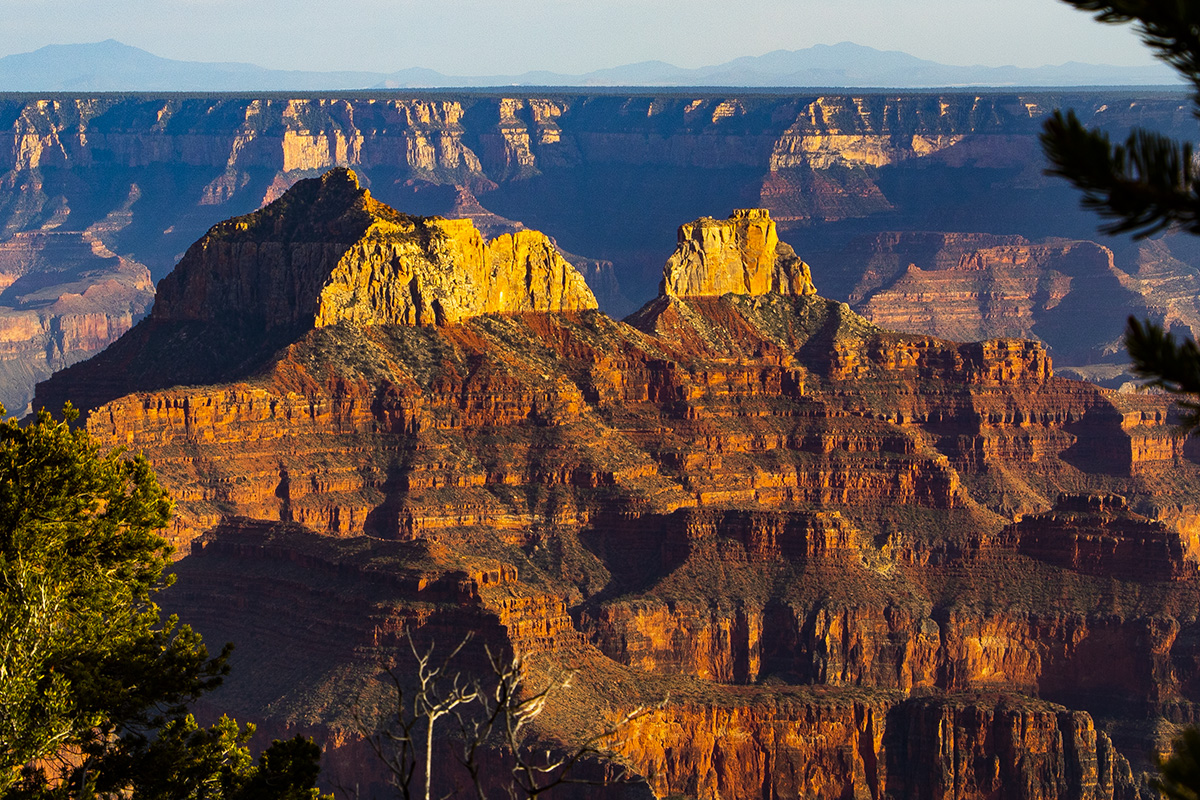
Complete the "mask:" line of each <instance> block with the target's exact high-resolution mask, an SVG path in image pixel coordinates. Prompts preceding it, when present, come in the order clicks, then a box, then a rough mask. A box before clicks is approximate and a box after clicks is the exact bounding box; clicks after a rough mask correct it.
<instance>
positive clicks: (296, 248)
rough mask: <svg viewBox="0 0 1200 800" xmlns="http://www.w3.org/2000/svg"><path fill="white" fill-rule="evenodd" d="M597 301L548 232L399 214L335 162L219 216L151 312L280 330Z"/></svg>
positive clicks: (171, 318)
mask: <svg viewBox="0 0 1200 800" xmlns="http://www.w3.org/2000/svg"><path fill="white" fill-rule="evenodd" d="M588 308H596V299H595V297H593V295H592V292H591V290H590V289H588V287H587V284H586V283H585V282H584V280H583V277H582V276H581V275H579V273H578V272H576V271H575V269H574V267H572V266H571V265H570V264H569V263H568V262H567V261H566V259H564V258H563V257H562V256H561V255H560V254H559V252H558V251H557V249H556V248H555V247H554V245H553V243H552V242H551V241H550V240H549V239H547V238H546V237H545V236H544V235H542V234H540V233H537V232H536V231H527V230H520V231H516V232H515V233H506V234H502V235H500V236H498V237H497V238H495V239H492V240H491V241H486V242H485V241H484V239H483V236H482V235H481V234H480V233H479V231H478V230H476V228H475V226H474V225H473V224H472V223H471V221H470V220H469V219H462V220H446V219H440V218H432V219H427V218H422V217H409V216H406V215H403V214H399V213H397V212H396V211H394V210H392V209H391V208H389V207H388V206H386V205H384V204H383V203H380V202H379V201H377V200H375V199H374V198H372V197H371V195H370V192H368V191H367V190H366V189H363V188H362V187H361V186H360V185H359V183H358V180H357V176H355V174H354V173H353V172H352V171H350V170H347V169H335V170H331V171H329V172H327V173H326V174H325V175H323V176H321V177H320V178H315V179H311V180H307V181H301V182H300V183H298V184H296V185H295V186H293V187H292V188H291V189H290V190H288V192H287V193H286V194H284V195H283V196H282V197H280V198H279V199H278V200H276V201H274V202H273V203H271V204H270V205H268V206H266V207H265V208H264V209H263V210H261V211H258V212H255V213H254V214H251V215H249V216H246V217H238V218H235V219H232V220H229V221H228V222H224V223H221V224H220V225H217V226H215V227H214V228H213V229H212V230H211V231H209V232H208V234H207V235H205V236H204V237H203V238H202V239H201V240H200V241H199V242H197V243H196V244H195V245H193V246H192V248H190V249H189V250H188V253H187V255H185V256H184V258H183V260H182V261H180V263H179V266H178V267H177V268H176V269H175V271H174V272H172V273H171V275H170V276H168V277H167V278H166V279H164V280H163V282H162V285H161V287H160V289H159V296H158V301H157V302H156V304H155V306H154V311H153V313H152V315H151V318H152V320H153V321H154V322H160V323H170V322H181V321H201V322H214V321H217V320H219V319H223V318H230V319H236V320H241V321H242V322H243V323H244V321H245V320H247V318H255V317H257V318H258V321H259V322H260V323H261V325H262V327H263V328H264V329H265V330H267V331H271V330H272V329H275V328H296V327H297V326H299V327H300V328H304V327H313V326H315V327H322V326H325V325H336V324H338V323H339V322H349V323H355V324H362V325H378V324H389V323H396V324H401V325H432V324H439V325H446V324H454V323H459V322H462V321H463V320H465V319H468V318H470V317H474V316H479V315H481V314H495V313H515V312H522V311H577V310H580V309H588Z"/></svg>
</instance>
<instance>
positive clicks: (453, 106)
mask: <svg viewBox="0 0 1200 800" xmlns="http://www.w3.org/2000/svg"><path fill="white" fill-rule="evenodd" d="M1059 105H1070V106H1073V107H1075V108H1077V109H1079V110H1081V111H1084V112H1085V116H1086V117H1087V118H1088V119H1089V121H1091V122H1093V123H1094V124H1099V125H1103V126H1105V127H1107V128H1109V129H1110V130H1113V131H1116V132H1120V131H1123V130H1124V129H1126V128H1128V127H1129V126H1130V125H1132V124H1143V125H1150V126H1152V127H1156V128H1159V129H1162V130H1165V131H1167V132H1169V133H1174V132H1178V131H1182V130H1185V129H1186V128H1187V127H1188V126H1191V125H1194V119H1193V118H1192V117H1191V114H1190V111H1189V108H1188V106H1187V103H1186V98H1184V97H1183V96H1182V95H1177V94H1172V93H1169V92H1163V93H1160V94H1146V93H1144V92H1143V93H1141V94H1138V93H1136V92H1134V91H1116V90H1111V91H1106V92H1099V91H1092V92H1076V93H1063V92H1059V93H1052V92H1041V93H1032V94H1016V93H1007V94H1006V93H988V94H981V95H977V94H941V93H910V94H899V95H896V94H892V95H888V94H864V95H860V96H854V95H843V96H826V97H818V96H813V97H796V96H776V95H745V96H738V95H732V94H722V95H716V94H701V95H697V96H694V97H693V96H687V97H684V96H679V95H673V94H668V95H662V96H659V95H654V94H636V95H618V94H596V95H571V94H548V95H545V96H516V97H511V96H500V95H496V94H494V93H488V92H479V93H461V92H460V93H457V94H455V93H423V94H419V95H413V96H395V95H386V94H383V93H381V94H380V95H379V96H361V97H359V96H345V97H341V96H338V97H300V98H295V97H281V96H268V97H261V98H240V97H232V96H231V97H217V98H214V97H182V96H165V97H153V96H137V95H130V96H91V97H46V98H34V97H30V96H7V97H3V98H0V132H3V133H2V135H3V136H4V137H5V138H8V137H10V136H11V142H12V145H11V150H10V149H9V148H8V147H7V146H6V145H3V144H0V170H2V171H3V182H0V274H2V275H3V277H2V278H0V285H2V286H3V289H2V291H0V305H3V306H4V308H3V309H0V343H2V345H3V348H2V349H0V354H2V355H0V390H2V392H3V393H2V394H0V400H2V401H3V402H4V404H5V405H6V406H9V407H10V410H11V411H20V410H22V409H23V408H24V407H25V406H26V405H29V404H30V403H32V406H33V407H35V408H38V407H44V408H47V409H50V410H53V411H57V410H58V409H60V408H61V407H62V404H63V402H64V401H67V400H70V401H71V402H73V403H75V404H76V405H77V406H79V407H80V408H82V409H83V410H84V413H85V418H86V425H87V428H88V430H89V431H90V433H91V434H92V435H93V436H94V437H96V438H97V440H98V441H100V442H101V443H102V444H103V445H104V446H106V447H124V448H127V449H128V450H129V451H130V452H144V453H145V454H146V455H147V457H148V458H149V459H150V461H151V463H152V464H153V466H154V469H155V470H156V472H157V473H158V475H159V476H160V480H161V481H162V482H163V484H164V486H165V487H167V488H168V489H169V490H170V492H171V493H172V494H173V495H174V496H175V498H176V500H177V507H176V515H175V518H174V520H173V522H172V527H171V529H170V530H169V531H168V533H169V536H170V538H171V540H172V542H173V543H174V544H175V545H176V546H177V548H178V555H179V557H180V560H179V561H178V562H177V563H176V565H175V570H176V573H177V575H178V581H177V583H176V584H175V585H174V586H173V587H171V588H170V589H169V590H168V591H167V592H166V593H164V595H163V605H164V607H165V608H166V609H167V610H169V611H171V612H174V613H178V614H180V616H181V617H182V618H184V619H186V620H188V621H189V622H191V623H192V624H194V625H195V626H196V627H197V629H198V630H200V631H201V632H202V633H203V634H204V636H205V639H206V641H209V642H211V643H214V644H219V643H222V642H225V641H233V642H235V644H236V645H237V650H236V651H235V656H234V671H233V673H232V675H231V676H230V677H229V678H228V679H227V681H226V684H225V685H224V686H223V687H222V689H221V690H220V691H219V692H218V693H217V694H216V695H214V697H213V702H214V703H215V704H217V705H219V706H220V707H221V708H222V709H224V710H228V711H230V712H231V713H233V714H235V715H236V716H237V717H238V718H239V719H243V720H249V721H254V722H256V723H259V724H260V725H261V726H262V728H261V729H262V731H263V732H264V734H265V735H281V734H283V733H291V732H296V731H298V732H303V733H306V734H312V735H314V736H316V737H317V738H318V740H319V741H320V742H321V743H322V745H323V746H324V747H325V760H324V770H325V771H324V778H323V780H324V781H325V782H326V784H327V785H328V786H330V787H333V786H342V787H346V786H353V785H356V784H358V785H359V786H360V787H361V789H362V791H363V792H364V796H385V795H386V794H387V792H388V789H387V787H386V786H384V781H385V776H384V775H383V773H382V772H381V770H380V768H379V766H378V764H376V763H373V757H372V755H371V754H370V752H369V750H368V748H367V747H366V746H365V744H364V742H363V740H362V738H361V736H360V735H359V733H358V732H357V730H356V720H355V717H354V715H355V713H356V710H357V708H358V706H359V704H361V703H362V702H364V701H363V699H362V697H363V695H362V692H363V687H364V686H367V685H370V684H371V683H372V679H373V677H374V676H376V675H377V673H378V671H379V668H380V664H381V663H385V662H386V661H387V659H388V658H393V657H395V656H396V654H397V653H399V654H401V655H403V653H404V652H405V650H406V648H407V644H406V642H405V637H406V636H407V634H408V633H410V632H411V633H413V634H414V635H416V636H418V637H423V638H422V641H435V642H437V643H438V644H439V645H444V646H445V647H447V648H448V647H451V646H452V645H453V643H454V642H456V641H458V640H459V639H460V638H461V636H462V634H463V633H464V632H466V631H468V630H470V631H475V632H476V635H477V641H476V642H475V645H474V647H473V648H471V649H469V650H468V652H467V653H466V654H465V655H464V662H463V663H464V668H473V667H478V666H479V663H480V662H479V659H480V658H481V648H482V647H483V646H484V645H485V644H486V645H487V646H489V647H492V648H496V649H497V650H512V651H514V652H516V653H519V654H522V655H523V656H524V657H526V658H527V659H528V663H529V664H530V665H531V668H532V669H534V670H535V671H536V672H537V674H539V675H554V674H562V673H563V671H572V670H574V671H576V673H575V674H576V679H575V684H574V686H573V687H572V688H571V690H570V691H566V692H563V693H561V694H560V695H558V696H557V697H556V700H555V703H554V704H553V706H552V707H550V708H548V710H547V712H546V714H545V715H544V716H543V717H542V718H540V719H539V728H538V735H539V737H541V738H540V740H541V741H545V742H547V743H555V742H558V743H569V742H571V741H572V739H573V738H577V737H578V736H579V735H580V734H581V731H583V730H585V729H586V728H587V726H588V725H592V724H595V722H596V721H597V720H598V719H609V718H616V717H619V716H620V715H621V714H622V713H624V712H625V711H628V710H629V709H632V708H635V707H637V706H639V705H646V704H649V705H654V704H659V703H660V704H661V705H657V706H655V707H654V708H653V710H652V711H650V712H649V713H647V714H645V715H643V716H641V717H639V718H638V719H637V720H635V721H634V722H633V723H632V724H631V725H630V726H629V727H628V729H627V730H625V731H624V732H623V735H622V736H621V737H620V738H619V740H618V741H617V742H616V749H617V750H618V751H619V753H618V754H619V756H620V757H621V758H623V759H625V760H626V762H627V763H628V764H630V765H631V767H632V768H633V770H634V771H635V773H636V774H637V775H638V776H640V779H641V781H642V782H641V783H637V784H635V785H633V786H629V785H626V786H614V787H608V788H607V790H606V789H603V788H595V789H594V790H591V791H593V793H594V794H596V795H599V794H606V795H608V796H616V795H620V796H632V795H635V794H636V795H638V796H643V797H644V796H645V792H651V793H653V795H655V796H657V797H664V798H665V797H681V796H682V797H696V798H705V799H706V800H709V799H711V800H717V799H718V798H720V799H721V800H731V799H732V798H750V797H754V798H770V799H774V798H780V799H782V798H791V797H806V798H807V797H811V798H845V797H853V798H872V800H882V798H897V799H899V798H934V797H936V798H963V800H973V799H974V798H979V799H980V800H982V799H983V798H1022V799H1024V798H1029V799H1030V800H1033V799H1034V798H1036V799H1038V800H1041V799H1042V798H1046V799H1049V798H1073V799H1074V798H1078V799H1079V800H1084V799H1085V798H1086V799H1087V800H1093V799H1094V800H1099V799H1100V798H1105V800H1107V799H1108V798H1135V797H1149V796H1152V795H1151V790H1150V788H1149V785H1148V783H1147V780H1148V777H1149V775H1150V774H1151V772H1152V770H1153V757H1154V755H1155V754H1156V753H1161V752H1164V750H1165V748H1166V747H1167V746H1168V743H1169V741H1170V738H1171V736H1172V735H1174V734H1175V733H1176V732H1177V731H1178V729H1179V726H1181V725H1187V724H1196V723H1197V722H1200V711H1198V708H1200V706H1198V705H1197V704H1198V703H1200V567H1198V564H1200V502H1198V500H1197V498H1200V457H1198V456H1200V450H1198V449H1197V445H1196V444H1195V443H1194V442H1191V441H1188V440H1186V439H1184V438H1182V437H1181V436H1180V435H1179V433H1178V431H1177V429H1176V428H1175V427H1174V425H1175V423H1176V422H1177V420H1178V412H1177V410H1176V409H1175V408H1173V407H1172V405H1171V403H1170V400H1169V398H1167V397H1166V396H1163V395H1157V394H1150V393H1138V392H1131V391H1127V390H1126V391H1118V390H1117V388H1116V387H1119V386H1120V385H1121V384H1123V383H1124V382H1125V381H1126V380H1127V376H1126V375H1124V373H1123V370H1124V360H1125V356H1124V353H1123V352H1122V350H1121V346H1120V334H1121V330H1122V328H1123V325H1124V319H1125V316H1126V315H1128V314H1131V313H1133V314H1138V315H1149V316H1151V317H1152V318H1154V319H1156V320H1158V321H1161V322H1164V323H1166V324H1167V325H1169V326H1171V327H1173V328H1174V329H1176V330H1178V331H1180V332H1182V333H1186V334H1189V335H1194V333H1196V332H1200V308H1197V297H1198V296H1200V291H1198V290H1200V285H1198V284H1197V282H1198V281H1200V269H1198V268H1197V267H1196V266H1193V264H1200V248H1197V246H1196V245H1195V244H1194V243H1192V242H1190V241H1189V239H1188V238H1187V237H1184V236H1165V237H1158V238H1154V239H1150V240H1146V241H1136V242H1135V241H1133V240H1127V239H1103V238H1101V237H1100V236H1099V235H1098V234H1097V233H1096V221H1095V220H1094V219H1093V218H1092V217H1091V216H1090V215H1088V214H1086V213H1084V212H1082V211H1079V210H1078V203H1077V198H1076V197H1075V195H1074V194H1073V193H1072V191H1071V190H1070V189H1069V188H1068V187H1066V186H1064V185H1062V184H1061V183H1060V182H1057V181H1055V180H1053V179H1051V178H1048V177H1046V176H1045V175H1043V174H1042V169H1043V166H1042V161H1041V156H1040V151H1039V148H1038V143H1037V133H1038V131H1039V126H1040V123H1041V120H1042V118H1043V117H1044V116H1045V114H1046V113H1048V112H1049V111H1050V110H1051V109H1053V108H1055V107H1057V106H1059ZM351 168H352V169H351ZM264 204H265V206H264ZM260 207H262V208H261V209H260ZM433 215H437V216H433ZM155 280H157V281H158V285H157V291H155V288H154V285H153V281H155ZM89 356H91V357H90V358H88V357H89ZM84 359H87V360H84ZM60 368H62V369H61V371H58V372H56V373H55V374H54V375H53V377H49V380H46V381H45V382H42V383H40V384H39V385H37V388H36V390H35V389H34V388H33V387H34V383H35V382H36V381H37V380H40V379H43V378H46V377H48V376H50V373H51V371H52V370H58V369H60ZM1085 377H1086V378H1090V379H1092V380H1090V381H1087V380H1080V379H1079V378H1085ZM1125 388H1126V389H1128V387H1125ZM639 792H641V794H639Z"/></svg>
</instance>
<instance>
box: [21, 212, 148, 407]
mask: <svg viewBox="0 0 1200 800" xmlns="http://www.w3.org/2000/svg"><path fill="white" fill-rule="evenodd" d="M153 302H154V284H153V283H152V282H151V281H150V273H149V271H148V270H147V269H146V267H145V266H143V265H142V264H139V263H137V262H136V261H133V260H132V259H128V258H121V257H118V256H117V255H116V254H114V253H112V252H109V250H108V249H107V248H106V247H105V246H104V245H103V244H102V243H101V242H100V240H99V239H97V238H96V237H95V236H94V235H92V234H88V233H85V234H78V233H60V232H57V231H53V230H48V231H38V232H35V233H19V234H16V235H14V236H13V237H12V238H10V239H8V240H7V241H0V404H2V405H3V406H4V407H5V408H6V409H7V410H8V412H9V413H10V414H18V415H20V414H23V413H24V412H25V411H26V410H27V408H28V406H29V402H30V400H31V399H32V398H33V386H34V384H36V383H37V382H38V381H39V380H45V379H46V378H48V377H50V375H51V373H53V372H54V371H55V370H57V369H62V368H63V367H65V366H67V365H69V364H74V363H75V362H77V361H82V360H84V359H86V358H89V357H91V356H92V355H95V354H96V353H98V352H100V351H101V350H103V349H104V348H105V347H106V346H108V345H109V344H111V343H112V342H114V341H116V339H117V338H118V337H119V336H121V334H123V333H125V332H126V331H127V330H129V329H130V328H131V327H133V325H134V323H136V322H137V321H138V320H139V319H141V318H142V316H143V315H144V314H145V313H146V312H147V311H148V310H149V308H150V305H151V303H153Z"/></svg>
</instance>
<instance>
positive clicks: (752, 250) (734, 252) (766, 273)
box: [660, 208, 817, 297]
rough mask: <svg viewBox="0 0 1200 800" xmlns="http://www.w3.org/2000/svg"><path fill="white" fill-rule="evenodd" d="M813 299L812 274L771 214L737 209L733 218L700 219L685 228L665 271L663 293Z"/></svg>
mask: <svg viewBox="0 0 1200 800" xmlns="http://www.w3.org/2000/svg"><path fill="white" fill-rule="evenodd" d="M769 293H775V294H785V295H799V296H802V295H814V294H816V293H817V290H816V287H815V286H813V282H812V271H811V270H810V269H809V266H808V264H806V263H804V262H803V261H801V260H800V258H799V257H798V256H797V255H796V251H795V250H793V249H792V246H791V245H789V244H787V243H786V242H781V241H779V236H778V234H777V233H776V232H775V223H774V222H772V221H771V215H770V212H768V211H767V210H766V209H764V208H742V209H736V210H734V212H733V213H732V214H730V215H729V219H726V220H715V219H712V218H711V217H702V218H701V219H698V220H696V221H695V222H689V223H688V224H686V225H681V226H680V228H679V244H678V246H677V247H676V248H675V252H674V254H672V255H671V257H670V258H669V259H668V260H667V265H666V267H665V268H664V269H663V279H662V284H661V285H660V294H661V295H663V296H666V297H707V296H719V295H723V294H748V295H761V294H769Z"/></svg>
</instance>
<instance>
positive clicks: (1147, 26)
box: [1041, 0, 1200, 433]
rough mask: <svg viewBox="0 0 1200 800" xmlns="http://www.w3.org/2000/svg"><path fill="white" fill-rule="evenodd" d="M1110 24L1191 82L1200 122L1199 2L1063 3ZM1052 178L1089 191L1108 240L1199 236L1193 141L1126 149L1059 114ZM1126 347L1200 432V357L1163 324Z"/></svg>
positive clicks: (1134, 326) (1046, 137)
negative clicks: (1125, 27) (1128, 30)
mask: <svg viewBox="0 0 1200 800" xmlns="http://www.w3.org/2000/svg"><path fill="white" fill-rule="evenodd" d="M1063 1H1064V2H1066V3H1069V4H1070V5H1073V6H1075V7H1076V8H1078V9H1080V10H1081V11H1089V12H1091V13H1093V14H1094V15H1095V17H1096V19H1097V20H1099V21H1100V22H1105V23H1114V24H1127V23H1132V24H1133V26H1134V29H1135V30H1136V31H1137V34H1138V36H1139V37H1141V39H1142V41H1144V42H1145V43H1146V44H1147V45H1148V46H1149V47H1150V48H1151V49H1152V50H1153V51H1154V53H1155V55H1156V56H1158V57H1159V58H1161V59H1162V60H1163V61H1166V62H1167V63H1168V64H1170V65H1171V66H1172V67H1174V68H1175V70H1176V71H1177V72H1178V73H1179V74H1180V75H1181V76H1182V77H1183V78H1184V79H1185V80H1187V81H1188V83H1190V84H1191V86H1192V90H1193V94H1192V103H1193V105H1194V106H1195V112H1196V114H1197V115H1198V116H1200V3H1195V2H1190V1H1189V0H1108V2H1102V0H1063ZM1041 140H1042V147H1043V149H1044V150H1045V152H1046V156H1047V157H1048V158H1049V160H1050V168H1049V169H1048V170H1047V172H1048V173H1049V174H1052V175H1060V176H1062V177H1065V178H1067V179H1068V180H1069V181H1071V182H1072V183H1073V184H1075V186H1076V187H1077V188H1079V189H1080V190H1081V191H1082V192H1083V204H1084V205H1085V206H1086V207H1088V208H1093V209H1095V210H1096V211H1097V212H1098V213H1099V214H1100V215H1101V216H1102V217H1105V218H1107V219H1109V220H1111V222H1109V223H1108V224H1107V225H1105V227H1104V230H1106V231H1107V232H1109V233H1113V234H1117V233H1132V234H1133V235H1135V236H1137V237H1146V236H1150V235H1152V234H1155V233H1158V232H1161V231H1163V230H1165V229H1168V228H1173V229H1178V230H1184V231H1188V232H1190V233H1194V234H1200V165H1198V162H1197V159H1196V154H1195V152H1194V149H1193V147H1192V144H1191V143H1190V142H1177V141H1175V140H1173V139H1171V138H1169V137H1167V136H1163V135H1162V134H1159V133H1156V132H1154V131H1147V130H1142V129H1134V130H1133V131H1131V132H1130V134H1129V137H1128V138H1127V139H1126V141H1125V143H1124V144H1114V143H1113V142H1112V141H1111V139H1110V138H1109V136H1108V134H1107V133H1105V132H1103V131H1097V130H1090V129H1088V128H1086V127H1085V126H1084V125H1083V123H1081V122H1080V121H1079V118H1078V117H1077V116H1076V115H1075V113H1074V112H1073V111H1068V112H1067V113H1065V114H1064V113H1063V112H1062V111H1056V112H1055V113H1054V114H1053V116H1051V118H1050V119H1049V120H1047V122H1046V124H1045V127H1044V128H1043V131H1042V136H1041ZM1125 344H1126V347H1127V348H1128V349H1129V354H1130V357H1131V359H1132V360H1133V365H1134V366H1133V368H1134V372H1135V374H1137V375H1139V376H1141V377H1143V378H1146V379H1148V381H1149V384H1150V385H1153V386H1158V387H1161V388H1163V389H1165V390H1167V391H1169V392H1172V393H1174V394H1177V395H1180V396H1181V397H1183V398H1184V399H1183V400H1182V401H1181V403H1182V405H1183V407H1184V409H1185V411H1186V417H1185V419H1184V427H1185V428H1186V429H1187V430H1188V432H1189V433H1194V432H1196V431H1197V430H1198V429H1200V403H1198V402H1197V396H1200V350H1198V349H1197V347H1196V345H1195V343H1194V342H1191V341H1182V342H1181V341H1177V340H1176V339H1175V338H1174V337H1173V336H1171V335H1170V334H1169V333H1167V332H1166V331H1164V330H1163V328H1162V326H1160V325H1157V324H1155V323H1154V322H1151V321H1150V320H1146V321H1144V322H1139V321H1138V320H1136V319H1134V318H1132V317H1131V318H1130V319H1129V326H1128V328H1127V329H1126V332H1125Z"/></svg>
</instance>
